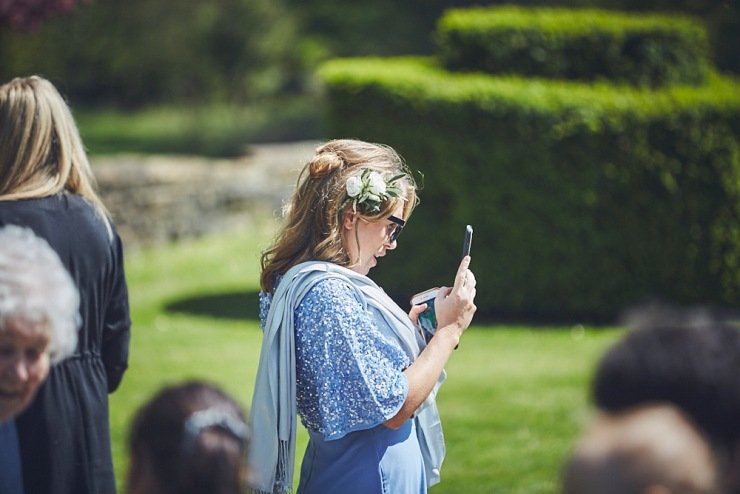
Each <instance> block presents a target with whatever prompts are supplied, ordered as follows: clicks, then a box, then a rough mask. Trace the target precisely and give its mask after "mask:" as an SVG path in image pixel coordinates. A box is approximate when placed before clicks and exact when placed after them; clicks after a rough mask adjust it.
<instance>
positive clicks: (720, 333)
mask: <svg viewBox="0 0 740 494" xmlns="http://www.w3.org/2000/svg"><path fill="white" fill-rule="evenodd" d="M628 326H629V327H630V331H629V332H628V333H627V334H626V335H625V337H624V338H622V339H621V340H620V341H619V342H617V343H616V344H615V345H614V346H612V347H611V348H610V349H609V350H608V351H607V352H606V354H605V355H604V356H603V357H602V359H601V360H600V362H599V364H598V366H597V369H596V374H595V377H594V381H593V385H592V393H593V401H594V404H595V406H596V407H597V409H599V410H601V411H604V412H607V413H612V414H615V413H621V412H623V411H624V410H628V409H631V408H633V407H636V406H643V405H646V404H650V403H667V404H671V405H674V406H675V407H677V408H678V409H679V410H680V411H681V412H682V413H684V414H686V416H687V417H689V419H690V420H691V421H692V422H693V423H694V424H695V425H696V426H697V427H698V428H699V430H700V431H701V432H702V434H703V435H704V436H706V438H707V440H708V441H709V444H710V445H711V446H712V448H713V450H714V451H715V454H716V455H717V458H718V462H719V469H720V477H721V480H720V481H721V482H722V489H723V491H722V492H723V493H731V494H736V493H740V378H739V377H738V376H740V328H738V327H737V326H736V325H734V326H733V325H731V324H730V323H729V322H727V321H725V322H723V321H722V320H721V319H719V318H718V317H716V316H715V315H713V314H712V313H710V312H709V311H708V310H703V309H680V308H675V307H657V306H655V307H645V308H640V309H637V310H635V311H632V312H631V314H630V316H629V320H628Z"/></svg>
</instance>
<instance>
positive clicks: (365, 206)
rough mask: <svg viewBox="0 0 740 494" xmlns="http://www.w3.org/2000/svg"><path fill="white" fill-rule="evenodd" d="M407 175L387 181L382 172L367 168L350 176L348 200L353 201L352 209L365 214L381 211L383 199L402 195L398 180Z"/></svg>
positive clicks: (397, 176) (347, 187) (347, 185)
mask: <svg viewBox="0 0 740 494" xmlns="http://www.w3.org/2000/svg"><path fill="white" fill-rule="evenodd" d="M405 176H406V175H405V174H403V173H402V174H400V175H396V176H395V177H393V178H391V179H390V180H388V181H386V180H385V178H383V175H382V174H380V173H378V172H376V171H373V170H370V169H369V168H365V169H363V170H362V173H361V174H360V175H359V176H358V175H353V176H351V177H349V178H348V179H347V183H346V189H347V196H348V199H347V200H348V201H351V202H352V210H353V211H355V212H357V211H358V210H359V211H360V212H362V213H365V214H372V213H378V212H380V206H381V205H382V204H383V201H385V200H387V199H389V198H391V197H401V187H400V186H399V184H398V181H399V180H401V179H402V178H403V177H405Z"/></svg>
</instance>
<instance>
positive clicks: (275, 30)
mask: <svg viewBox="0 0 740 494" xmlns="http://www.w3.org/2000/svg"><path fill="white" fill-rule="evenodd" d="M480 3H481V2H480V1H475V0H409V1H405V2H395V1H394V0H364V1H359V2H346V1H340V0H179V1H178V2H166V1H163V0H127V1H126V2H121V1H118V0H85V1H77V2H75V1H74V0H0V80H3V81H5V80H8V79H10V78H12V77H15V76H19V75H29V74H31V73H37V74H41V75H44V76H46V77H47V78H49V79H51V80H52V81H53V82H54V83H55V84H57V85H58V86H59V87H60V89H62V91H63V92H64V93H65V94H66V95H68V97H69V98H70V100H71V101H72V102H73V103H74V105H75V106H78V105H84V106H107V107H110V106H118V107H137V106H145V105H151V104H186V105H190V104H201V103H228V104H239V105H241V104H245V103H253V102H254V101H256V100H258V99H261V98H264V97H270V96H276V95H277V96H283V95H292V94H305V95H315V94H316V92H317V85H316V82H315V80H314V76H313V72H314V69H315V68H316V67H317V66H318V65H319V64H320V63H322V62H324V61H326V60H327V59H329V58H334V57H337V56H355V55H370V54H372V55H398V54H430V53H433V52H434V51H436V49H435V45H434V39H433V32H434V31H435V25H436V23H437V21H438V19H439V18H440V17H441V15H442V13H443V12H445V11H446V10H448V9H450V8H454V7H465V6H471V5H478V4H480ZM483 3H486V2H483ZM487 3H489V4H502V3H511V4H518V5H548V6H558V5H561V6H567V7H606V8H612V9H624V10H640V11H649V10H656V11H671V12H685V13H688V14H691V15H694V16H697V17H698V18H700V19H703V20H704V21H705V23H706V24H707V25H708V26H709V35H710V41H711V42H712V44H713V50H714V53H715V55H716V58H717V60H716V64H717V66H718V67H719V68H720V70H734V71H736V72H740V56H739V55H738V49H739V48H738V47H740V7H738V5H737V2H735V1H730V0H675V1H674V0H571V1H565V0H518V1H507V2H504V1H496V2H487ZM58 7H64V8H67V9H68V8H70V7H74V8H73V9H72V10H70V11H68V12H66V13H65V14H64V15H54V14H55V13H58V11H59V8H58ZM3 8H5V12H6V13H5V15H4V16H3V14H2V12H4V11H3V10H2V9H3ZM11 8H14V9H16V10H15V11H16V12H21V11H23V10H22V9H26V10H25V11H23V12H27V15H26V14H24V15H26V17H29V16H30V18H32V19H33V20H34V22H35V23H36V25H37V29H33V30H28V29H19V28H18V26H20V24H19V23H15V24H11V18H10V17H9V14H8V12H10V10H9V9H11ZM33 9H36V10H33ZM31 12H33V14H31ZM34 16H35V17H34ZM16 17H17V15H16ZM41 21H43V22H41ZM26 24H28V23H26ZM26 27H27V26H26Z"/></svg>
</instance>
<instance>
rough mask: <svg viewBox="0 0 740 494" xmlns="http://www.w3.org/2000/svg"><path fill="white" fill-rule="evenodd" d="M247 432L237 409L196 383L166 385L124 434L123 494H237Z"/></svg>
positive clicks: (222, 396)
mask: <svg viewBox="0 0 740 494" xmlns="http://www.w3.org/2000/svg"><path fill="white" fill-rule="evenodd" d="M247 444H248V430H247V425H246V423H245V417H244V413H243V411H242V409H241V407H240V406H239V404H238V403H237V402H236V401H235V400H234V399H233V398H231V397H230V396H229V395H227V394H226V393H225V392H223V391H221V390H220V389H218V388H217V387H215V386H213V385H210V384H207V383H202V382H197V381H193V382H186V383H182V384H179V385H173V386H167V387H165V388H163V389H162V390H160V391H159V392H158V393H157V394H156V395H154V396H153V397H152V398H151V399H150V400H149V401H148V402H147V403H146V404H144V405H143V406H142V407H141V408H140V409H139V411H138V412H137V414H136V416H135V417H134V420H133V425H132V428H131V432H130V435H129V458H130V462H129V470H128V492H129V494H202V493H208V494H240V493H242V492H244V488H245V485H246V484H245V479H246V471H245V469H246V463H245V455H246V451H247Z"/></svg>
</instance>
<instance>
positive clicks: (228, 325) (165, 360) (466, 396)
mask: <svg viewBox="0 0 740 494" xmlns="http://www.w3.org/2000/svg"><path fill="white" fill-rule="evenodd" d="M270 234H271V227H270V226H269V225H263V226H260V227H258V228H256V229H255V231H253V232H237V233H228V234H219V235H216V236H211V237H207V238H202V239H199V240H195V241H188V242H183V243H180V244H177V245H172V246H168V247H161V248H153V249H147V250H140V251H131V252H129V253H128V254H127V259H126V268H127V276H128V281H129V291H130V297H131V308H132V316H133V323H134V326H133V339H132V344H131V358H130V367H129V370H128V371H127V373H126V375H125V377H124V381H123V384H122V385H121V387H120V389H119V390H118V391H117V392H116V393H114V394H113V395H112V396H111V400H110V402H111V405H110V408H111V429H112V436H113V437H112V440H113V452H114V464H115V469H116V475H117V479H118V483H119V486H123V484H124V478H125V471H126V468H127V459H126V454H127V452H126V447H125V437H126V434H127V432H128V427H129V425H130V421H131V418H132V416H133V414H134V412H135V410H136V409H137V408H138V407H139V406H140V405H141V404H142V403H143V402H144V401H145V400H146V399H148V398H149V397H150V396H151V394H152V393H154V392H155V391H156V390H157V389H159V388H160V387H161V386H163V385H165V384H168V383H173V382H178V381H181V380H183V379H187V378H199V379H206V380H209V381H212V382H214V383H216V384H218V385H219V386H221V387H222V388H224V389H225V390H226V391H228V392H230V393H231V394H232V395H233V396H235V397H236V398H237V399H238V401H239V402H240V403H242V404H243V405H244V407H245V408H248V407H249V403H250V400H251V396H252V389H253V382H254V375H255V373H256V368H257V361H258V356H259V348H260V342H261V331H260V329H259V326H258V321H257V291H258V269H259V268H258V255H259V252H260V250H261V249H262V248H264V246H265V245H266V243H267V242H268V240H269V237H270ZM619 334H620V332H619V330H618V329H595V328H580V327H578V328H568V327H553V328H537V329H535V328H532V327H523V326H520V327H515V326H503V325H490V326H486V325H474V326H473V327H471V328H470V330H469V331H468V333H467V334H466V335H465V337H464V339H463V341H462V343H461V345H460V348H459V350H457V351H456V352H455V354H454V355H453V356H452V359H451V360H450V362H449V365H448V367H447V372H448V380H447V382H446V383H445V384H444V386H443V388H442V390H441V391H440V395H439V397H438V403H439V407H440V413H441V415H442V420H443V424H444V428H445V435H446V442H447V459H446V461H445V465H444V468H443V470H442V477H443V478H442V483H441V484H439V485H438V486H436V487H434V488H433V489H432V491H431V492H433V493H435V494H443V493H460V492H464V493H466V494H474V493H487V494H488V493H522V494H524V493H526V494H537V493H554V492H557V491H558V487H557V486H558V472H559V469H560V465H561V464H562V461H563V459H564V457H565V456H566V455H567V453H568V450H569V449H570V447H571V446H572V444H573V441H574V439H575V437H576V436H577V434H578V431H579V430H580V428H581V426H582V424H583V420H584V419H585V418H586V417H587V414H588V407H587V386H588V381H589V379H590V375H591V371H592V369H593V365H594V363H595V361H596V360H597V359H598V357H599V356H600V355H601V354H602V352H603V351H604V350H605V349H606V348H607V347H608V345H610V344H611V343H612V342H614V341H615V340H616V338H617V337H618V336H619ZM305 442H306V434H305V431H303V429H300V436H299V441H298V448H297V449H298V451H297V459H296V468H298V466H299V465H300V460H301V457H302V454H303V449H304V448H305ZM296 478H297V477H296Z"/></svg>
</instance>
